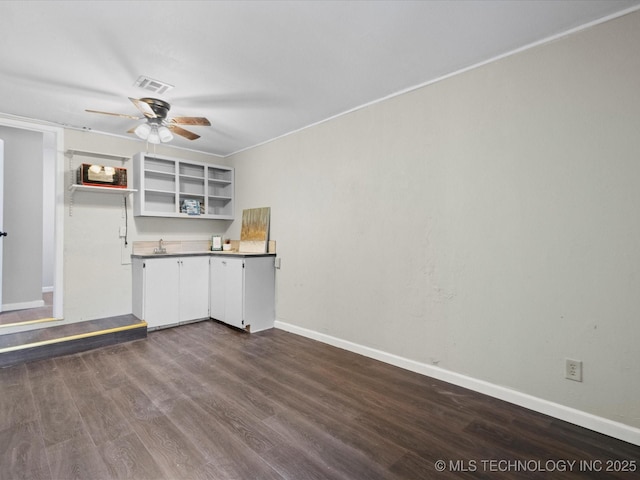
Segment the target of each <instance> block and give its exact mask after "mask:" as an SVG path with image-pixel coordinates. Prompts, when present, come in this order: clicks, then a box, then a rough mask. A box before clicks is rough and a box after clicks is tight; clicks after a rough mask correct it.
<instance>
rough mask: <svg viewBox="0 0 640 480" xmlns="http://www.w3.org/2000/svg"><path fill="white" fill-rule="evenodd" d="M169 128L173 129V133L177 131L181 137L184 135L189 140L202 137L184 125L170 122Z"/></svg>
mask: <svg viewBox="0 0 640 480" xmlns="http://www.w3.org/2000/svg"><path fill="white" fill-rule="evenodd" d="M167 128H168V129H169V130H171V131H172V132H173V133H175V134H176V135H180V136H181V137H184V138H186V139H189V140H195V139H196V138H200V135H197V134H195V133H193V132H190V131H189V130H185V129H184V128H182V127H178V126H177V125H172V124H169V125H167Z"/></svg>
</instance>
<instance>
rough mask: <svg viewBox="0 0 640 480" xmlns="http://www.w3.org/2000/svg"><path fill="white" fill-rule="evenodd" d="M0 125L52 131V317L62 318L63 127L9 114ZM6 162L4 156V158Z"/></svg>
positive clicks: (35, 130)
mask: <svg viewBox="0 0 640 480" xmlns="http://www.w3.org/2000/svg"><path fill="white" fill-rule="evenodd" d="M0 125H2V126H4V127H12V128H18V129H22V130H30V131H34V132H40V133H52V134H53V135H54V143H55V152H56V153H55V157H56V168H55V178H54V184H55V212H54V225H55V226H54V230H55V231H54V234H53V236H54V240H53V241H54V248H53V250H54V254H53V256H54V259H53V317H54V318H60V319H61V318H63V311H64V308H63V271H64V269H63V261H64V259H63V252H64V221H63V219H64V198H65V190H64V164H65V156H64V128H62V127H58V126H55V125H49V124H46V123H38V122H35V121H28V120H23V119H19V118H13V117H10V116H4V115H0ZM5 162H6V158H5Z"/></svg>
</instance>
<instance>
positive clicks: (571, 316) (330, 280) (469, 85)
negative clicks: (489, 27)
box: [229, 13, 640, 427]
mask: <svg viewBox="0 0 640 480" xmlns="http://www.w3.org/2000/svg"><path fill="white" fill-rule="evenodd" d="M638 45H640V13H633V14H630V15H627V16H625V17H622V18H619V19H616V20H613V21H610V22H607V23H604V24H602V25H599V26H596V27H593V28H590V29H588V30H584V31H582V32H579V33H576V34H573V35H571V36H569V37H565V38H562V39H560V40H557V41H554V42H551V43H548V44H545V45H542V46H539V47H536V48H534V49H530V50H527V51H524V52H521V53H519V54H516V55H513V56H510V57H507V58H504V59H502V60H499V61H497V62H493V63H491V64H487V65H485V66H482V67H480V68H476V69H473V70H470V71H468V72H466V73H462V74H460V75H456V76H453V77H450V78H448V79H445V80H443V81H440V82H437V83H434V84H432V85H429V86H426V87H424V88H421V89H419V90H416V91H413V92H411V93H407V94H404V95H401V96H398V97H395V98H392V99H389V100H387V101H384V102H381V103H378V104H375V105H372V106H369V107H367V108H364V109H361V110H358V111H356V112H353V113H350V114H348V115H344V116H342V117H339V118H336V119H333V120H331V121H328V122H325V123H323V124H320V125H317V126H314V127H311V128H309V129H306V130H303V131H301V132H298V133H295V134H292V135H289V136H287V137H284V138H281V139H278V140H275V141H273V142H271V143H268V144H266V145H263V146H260V147H257V148H254V149H252V150H248V151H245V152H242V153H239V154H237V155H235V156H233V157H231V159H232V161H233V165H234V166H235V167H236V179H237V180H236V181H237V184H236V193H237V199H238V203H237V211H238V212H240V211H241V210H242V209H243V208H251V207H262V206H270V207H271V214H272V219H271V238H273V239H275V240H276V241H277V245H278V255H279V256H280V257H281V261H282V269H281V270H279V271H278V274H277V317H278V321H279V322H281V323H282V324H288V325H290V326H291V325H292V326H295V327H297V328H300V329H307V330H308V331H311V332H318V333H320V334H324V335H327V336H330V337H333V338H336V339H340V340H341V341H344V342H351V344H355V345H360V346H365V347H367V348H369V349H373V350H378V351H382V352H386V353H388V354H389V355H396V356H400V357H403V358H405V359H409V360H411V361H413V362H416V363H419V364H424V365H437V366H438V367H439V368H442V369H444V370H446V371H449V372H452V373H454V374H462V375H465V376H468V377H472V378H474V379H478V380H479V381H482V382H490V383H491V384H493V385H496V386H501V387H506V388H508V389H512V390H514V391H517V392H522V393H523V394H528V395H532V396H534V397H536V398H539V399H543V400H545V401H548V402H555V403H557V404H560V405H564V406H567V407H571V408H574V409H577V410H580V411H583V412H588V413H591V414H595V415H597V416H600V417H604V418H606V419H610V420H613V421H616V422H621V423H622V424H626V425H629V426H633V427H640V402H639V401H638V399H639V398H640V382H638V379H639V378H640V348H639V347H638V339H639V338H640V322H638V319H639V318H640V302H638V292H639V291H640V274H639V265H640V249H639V248H638V246H639V245H640V215H639V214H638V205H640V188H639V187H638V182H639V179H640V135H639V132H640V115H638V112H640V95H639V93H638V79H639V78H640V55H638ZM239 231H240V220H236V221H235V222H234V224H233V225H232V227H231V228H230V232H229V233H230V235H231V236H232V237H237V236H238V234H239ZM566 357H569V358H574V359H579V360H582V361H583V362H584V381H583V382H582V383H577V382H572V381H569V380H566V379H564V360H565V358H566Z"/></svg>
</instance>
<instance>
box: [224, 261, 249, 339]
mask: <svg viewBox="0 0 640 480" xmlns="http://www.w3.org/2000/svg"><path fill="white" fill-rule="evenodd" d="M225 261H226V262H227V263H226V264H225V271H226V275H225V278H226V282H225V287H224V293H225V295H224V316H225V320H224V322H225V323H228V324H229V325H233V326H234V327H238V328H244V327H245V325H244V308H243V307H244V302H243V300H244V294H243V284H244V260H243V259H242V258H230V259H228V260H225Z"/></svg>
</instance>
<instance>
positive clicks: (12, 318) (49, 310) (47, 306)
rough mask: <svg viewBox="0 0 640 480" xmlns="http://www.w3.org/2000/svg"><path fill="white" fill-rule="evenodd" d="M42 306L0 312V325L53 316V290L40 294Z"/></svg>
mask: <svg viewBox="0 0 640 480" xmlns="http://www.w3.org/2000/svg"><path fill="white" fill-rule="evenodd" d="M42 300H43V301H44V306H42V307H37V308H27V309H24V310H12V311H9V312H0V327H1V326H2V325H11V324H14V323H22V322H28V321H31V320H37V319H40V318H50V317H52V316H53V292H46V293H43V294H42Z"/></svg>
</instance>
